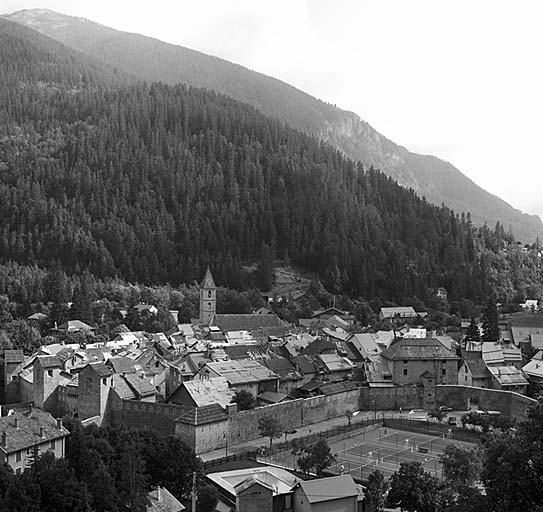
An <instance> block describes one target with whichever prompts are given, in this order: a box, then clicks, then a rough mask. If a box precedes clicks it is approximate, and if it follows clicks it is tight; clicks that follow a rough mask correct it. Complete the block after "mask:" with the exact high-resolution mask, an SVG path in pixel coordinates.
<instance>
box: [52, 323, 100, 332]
mask: <svg viewBox="0 0 543 512" xmlns="http://www.w3.org/2000/svg"><path fill="white" fill-rule="evenodd" d="M58 329H59V330H61V331H67V332H78V331H92V330H94V327H91V326H90V325H88V324H86V323H85V322H82V321H81V320H69V321H68V322H64V323H63V324H62V325H59V326H58Z"/></svg>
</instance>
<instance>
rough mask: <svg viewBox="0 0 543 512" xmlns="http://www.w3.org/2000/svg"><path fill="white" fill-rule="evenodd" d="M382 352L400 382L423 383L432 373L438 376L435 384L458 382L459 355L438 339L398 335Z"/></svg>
mask: <svg viewBox="0 0 543 512" xmlns="http://www.w3.org/2000/svg"><path fill="white" fill-rule="evenodd" d="M381 356H382V357H383V358H384V359H385V360H386V362H387V364H388V367H389V369H390V372H391V373H392V382H393V383H394V384H395V385H396V386H406V385H409V384H423V383H424V381H425V380H427V377H428V375H432V376H433V377H434V379H435V384H456V383H457V382H458V361H459V357H458V356H457V355H456V353H455V352H454V351H452V350H450V349H448V348H447V347H446V346H445V345H444V344H443V343H442V342H441V341H439V340H438V339H435V338H397V339H396V340H394V341H393V342H392V344H391V345H390V346H389V347H388V348H387V349H386V350H384V351H383V352H382V353H381ZM424 374H426V377H424V376H423V375H424Z"/></svg>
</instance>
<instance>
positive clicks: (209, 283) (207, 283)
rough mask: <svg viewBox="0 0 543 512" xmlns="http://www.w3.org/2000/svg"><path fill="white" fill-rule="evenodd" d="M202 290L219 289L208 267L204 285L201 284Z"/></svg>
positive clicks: (203, 281) (203, 280)
mask: <svg viewBox="0 0 543 512" xmlns="http://www.w3.org/2000/svg"><path fill="white" fill-rule="evenodd" d="M200 288H217V286H216V285H215V280H214V279H213V276H212V275H211V270H209V267H207V270H206V273H205V275H204V278H203V279H202V283H201V284H200Z"/></svg>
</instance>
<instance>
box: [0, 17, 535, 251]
mask: <svg viewBox="0 0 543 512" xmlns="http://www.w3.org/2000/svg"><path fill="white" fill-rule="evenodd" d="M7 18H9V19H11V20H13V21H16V22H18V23H22V24H25V25H27V26H29V27H31V28H33V29H35V30H37V31H39V32H42V33H43V34H46V35H48V36H50V37H52V38H54V39H57V40H58V41H60V42H63V43H65V44H66V45H68V46H70V47H72V48H75V49H77V50H80V51H82V52H84V53H87V54H89V55H92V56H93V57H95V58H98V59H101V60H102V61H103V62H106V63H107V64H109V65H110V66H112V67H113V68H115V69H118V70H123V71H125V72H127V73H130V74H132V75H135V76H137V77H139V78H142V79H145V80H148V81H157V80H160V81H163V82H166V83H170V84H173V83H178V82H181V83H185V84H187V85H191V86H195V87H201V88H206V89H212V90H215V91H217V92H220V93H223V94H226V95H228V96H231V97H232V98H234V99H237V100H240V101H242V102H245V103H248V104H250V105H253V106H255V107H256V108H258V109H259V110H260V111H261V112H262V113H263V114H265V115H268V116H273V117H276V118H278V119H280V120H282V121H284V122H286V123H288V124H289V125H290V126H292V127H294V128H297V129H301V130H304V131H307V132H308V133H311V134H312V135H315V136H317V137H318V138H320V139H322V140H324V141H327V142H329V143H331V144H332V145H334V146H335V147H337V148H338V149H339V150H340V151H342V152H343V153H344V154H345V155H347V156H348V157H349V158H352V159H354V160H360V161H362V162H363V163H364V164H365V165H366V166H373V167H375V168H379V169H381V170H382V171H383V172H385V173H386V174H388V175H389V176H391V177H392V178H394V179H395V180H396V181H398V182H399V183H400V184H402V185H404V186H406V187H410V188H413V189H414V190H415V191H416V192H417V194H419V195H421V196H424V197H426V199H427V200H428V201H430V202H432V203H434V204H437V205H441V204H442V203H443V204H445V205H446V206H448V207H449V208H452V209H453V210H455V211H458V212H470V213H471V218H472V220H473V221H474V222H476V223H479V224H481V223H483V222H486V223H488V225H489V226H494V225H495V223H496V222H497V221H499V222H501V223H502V224H503V225H504V226H505V227H506V229H508V228H509V227H510V228H511V229H512V230H513V232H514V234H515V235H516V237H517V238H518V239H519V240H522V241H533V240H534V239H535V238H536V236H538V235H539V236H543V223H542V222H541V219H540V218H539V217H537V216H536V215H528V214H524V213H522V212H520V211H519V210H516V209H515V208H513V207H512V206H511V205H509V204H507V203H506V202H505V201H503V200H501V199H500V198H498V197H496V196H494V195H492V194H489V193H488V192H486V191H485V190H483V189H482V188H481V187H479V186H477V185H476V184H475V183H473V182H472V181H471V180H470V179H469V178H467V177H466V176H464V175H463V174H462V173H461V172H460V171H459V170H458V169H456V168H455V167H454V166H453V165H451V164H449V163H448V162H444V161H443V160H440V159H438V158H435V157H432V156H427V155H419V154H415V153H412V152H410V151H408V150H407V149H405V148H403V147H401V146H399V145H397V144H395V143H393V142H392V141H390V140H388V139H387V138H386V137H384V136H382V135H381V134H379V133H378V132H377V131H376V130H374V129H373V128H372V127H371V126H370V125H369V124H368V123H366V122H365V121H363V120H361V119H360V118H359V117H358V116H357V115H356V114H353V113H351V112H347V111H343V110H340V109H338V108H336V107H334V106H332V105H329V104H327V103H324V102H322V101H319V100H317V99H315V98H313V97H311V96H310V95H308V94H306V93H304V92H302V91H299V90H297V89H296V88H294V87H292V86H289V85H288V84H285V83H284V82H281V81H279V80H276V79H273V78H270V77H267V76H265V75H262V74H260V73H256V72H253V71H250V70H248V69H246V68H244V67H242V66H239V65H236V64H232V63H230V62H227V61H225V60H222V59H219V58H216V57H212V56H209V55H205V54H203V53H200V52H197V51H193V50H189V49H187V48H183V47H180V46H175V45H171V44H168V43H163V42H161V41H158V40H156V39H152V38H149V37H144V36H141V35H137V34H129V33H125V32H120V31H117V30H114V29H111V28H108V27H105V26H102V25H99V24H97V23H94V22H91V21H88V20H85V19H82V18H74V17H70V16H65V15H62V14H58V13H55V12H52V11H48V10H40V9H35V10H24V11H19V12H16V13H14V14H11V15H9V16H7Z"/></svg>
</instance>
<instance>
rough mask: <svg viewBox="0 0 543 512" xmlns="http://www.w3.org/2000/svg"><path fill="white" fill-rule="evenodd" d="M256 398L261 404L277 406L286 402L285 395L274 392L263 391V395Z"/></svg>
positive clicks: (286, 396)
mask: <svg viewBox="0 0 543 512" xmlns="http://www.w3.org/2000/svg"><path fill="white" fill-rule="evenodd" d="M258 398H259V399H260V400H262V401H263V402H267V403H270V404H278V403H279V402H282V401H283V400H286V399H287V398H288V395H285V393H276V392H275V391H264V393H262V394H260V395H258Z"/></svg>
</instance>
